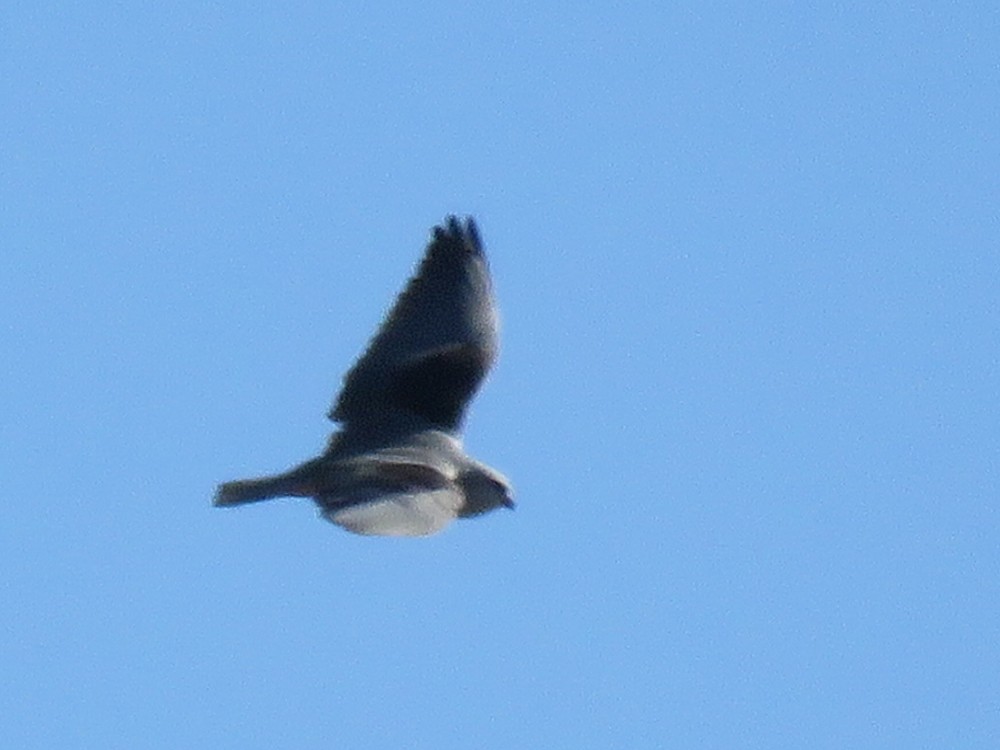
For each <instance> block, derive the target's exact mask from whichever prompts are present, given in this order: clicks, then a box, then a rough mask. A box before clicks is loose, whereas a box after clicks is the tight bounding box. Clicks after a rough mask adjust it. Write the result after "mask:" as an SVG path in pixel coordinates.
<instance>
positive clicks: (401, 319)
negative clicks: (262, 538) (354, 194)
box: [215, 218, 513, 536]
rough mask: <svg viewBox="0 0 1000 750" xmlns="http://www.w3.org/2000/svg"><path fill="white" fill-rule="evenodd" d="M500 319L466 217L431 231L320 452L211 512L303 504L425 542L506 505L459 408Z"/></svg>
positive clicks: (219, 498)
mask: <svg viewBox="0 0 1000 750" xmlns="http://www.w3.org/2000/svg"><path fill="white" fill-rule="evenodd" d="M496 351H497V314H496V306H495V302H494V298H493V293H492V285H491V283H490V278H489V271H488V268H487V266H486V259H485V256H484V255H483V252H482V246H481V244H480V241H479V236H478V233H477V231H476V227H475V224H474V223H473V222H472V220H471V219H470V220H469V221H468V222H467V224H466V226H465V227H464V228H463V227H462V226H461V225H460V224H459V223H458V221H457V220H456V219H454V218H450V219H449V220H448V222H447V225H446V227H444V228H442V227H437V228H435V230H434V238H433V240H432V241H431V243H430V245H429V246H428V248H427V252H426V254H425V256H424V259H423V261H422V262H421V264H420V268H419V269H418V270H417V273H416V274H415V276H414V277H413V278H412V279H411V280H410V283H409V284H408V285H407V287H406V289H405V290H404V291H403V293H402V294H401V295H400V297H399V298H398V300H397V301H396V304H395V306H394V308H393V310H392V311H391V312H390V313H389V315H388V317H387V318H386V321H385V323H384V324H383V325H382V327H381V328H380V330H379V332H378V333H377V334H376V335H375V337H374V338H373V339H372V342H371V343H370V344H369V346H368V349H367V351H366V352H365V353H364V355H362V357H361V358H360V359H359V360H358V362H357V363H356V364H355V365H354V367H353V368H352V369H351V370H350V371H349V372H348V374H347V376H346V377H345V378H344V387H343V389H342V391H341V393H340V396H339V397H338V399H337V402H336V403H335V405H334V407H333V409H331V411H330V414H329V416H330V418H331V419H333V420H334V421H338V422H340V423H341V424H342V429H341V430H340V431H338V432H336V433H335V434H334V435H333V437H332V438H331V439H330V443H329V446H328V447H327V450H326V451H325V452H324V453H323V454H322V455H321V456H319V457H318V458H315V459H312V460H311V461H307V462H306V463H304V464H301V465H300V466H297V467H295V468H294V469H291V470H290V471H287V472H285V473H283V474H278V475H275V476H271V477H264V478H261V479H251V480H239V481H235V482H227V483H225V484H223V485H221V486H220V488H219V492H218V494H217V495H216V500H215V503H216V505H240V504H243V503H250V502H255V501H258V500H268V499H270V498H274V497H282V496H293V497H311V498H313V499H314V500H315V501H316V503H317V504H318V505H319V507H320V512H321V514H322V515H323V516H324V517H325V518H327V519H328V520H330V521H332V522H333V523H336V524H338V525H339V526H342V527H343V528H345V529H347V530H348V531H352V532H355V533H358V534H374V535H382V536H424V535H427V534H432V533H435V532H437V531H440V530H441V529H442V528H444V527H445V526H446V525H447V524H448V523H450V522H451V521H452V520H453V519H454V518H456V517H467V516H474V515H479V514H481V513H485V512H487V511H490V510H493V509H494V508H497V507H501V506H506V507H513V502H512V500H511V497H510V487H509V484H508V483H507V480H506V479H505V478H504V477H503V475H501V474H500V473H499V472H497V471H495V470H493V469H491V468H490V467H488V466H486V465H484V464H481V463H479V462H478V461H475V460H474V459H472V458H470V457H469V456H468V455H466V453H465V451H464V450H463V448H462V443H461V425H462V420H463V417H464V413H465V408H466V406H467V404H468V402H469V400H470V399H471V398H472V396H473V395H474V394H475V392H476V390H477V389H478V387H479V385H480V383H481V382H482V380H483V378H484V377H485V376H486V373H487V372H488V370H489V368H490V366H491V365H492V363H493V361H494V359H495V358H496Z"/></svg>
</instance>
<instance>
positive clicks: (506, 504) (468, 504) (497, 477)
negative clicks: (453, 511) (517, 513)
mask: <svg viewBox="0 0 1000 750" xmlns="http://www.w3.org/2000/svg"><path fill="white" fill-rule="evenodd" d="M459 483H460V484H461V485H462V490H463V491H464V493H465V506H464V507H463V508H462V510H461V511H459V515H460V516H463V517H464V516H478V515H480V514H482V513H488V512H489V511H491V510H494V509H496V508H510V509H511V510H513V509H514V492H513V489H512V488H511V485H510V481H509V480H508V479H507V477H505V476H504V475H503V474H501V473H500V472H499V471H496V470H495V469H491V468H490V467H489V466H486V465H485V464H480V463H476V464H474V465H472V466H471V467H470V468H469V469H468V470H466V471H464V472H462V474H461V475H460V476H459Z"/></svg>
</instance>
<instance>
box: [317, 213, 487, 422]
mask: <svg viewBox="0 0 1000 750" xmlns="http://www.w3.org/2000/svg"><path fill="white" fill-rule="evenodd" d="M497 329H498V321H497V310H496V302H495V299H494V296H493V288H492V283H491V281H490V275H489V268H488V265H487V262H486V256H485V255H484V253H483V248H482V243H481V242H480V239H479V232H478V230H477V228H476V225H475V223H474V222H473V220H472V219H468V220H467V221H466V223H465V226H462V225H461V224H460V223H459V221H458V219H456V218H455V217H453V216H452V217H449V218H448V219H447V221H446V222H445V224H444V226H438V227H435V228H434V231H433V238H432V240H431V242H430V244H429V245H428V246H427V251H426V253H425V254H424V258H423V260H422V261H421V263H420V266H419V268H418V269H417V272H416V273H415V274H414V276H413V277H412V278H411V279H410V281H409V283H408V284H407V286H406V288H405V289H404V290H403V292H402V294H400V295H399V297H398V298H397V300H396V303H395V305H394V306H393V308H392V310H391V311H390V313H389V314H388V316H386V319H385V322H384V323H383V324H382V326H381V328H380V329H379V331H378V332H377V333H376V335H375V337H374V338H373V339H372V340H371V342H370V343H369V345H368V348H367V349H366V351H365V353H364V354H363V355H362V356H361V358H360V359H359V360H358V361H357V363H356V364H355V365H354V367H352V368H351V370H350V371H349V372H348V373H347V375H346V376H345V378H344V386H343V389H342V390H341V393H340V396H339V397H338V399H337V401H336V403H335V405H334V407H333V408H332V409H331V410H330V413H329V417H330V418H331V419H333V420H335V421H338V422H342V423H344V424H345V425H346V426H350V427H352V428H353V427H357V428H359V429H360V428H364V427H366V426H367V427H378V426H382V425H384V424H385V423H386V422H393V421H400V420H403V419H407V418H412V416H416V417H418V418H421V419H423V420H426V421H429V422H430V423H431V424H433V425H435V426H436V427H438V428H440V429H443V430H447V431H451V432H455V431H458V430H459V429H460V427H461V424H462V420H463V418H464V414H465V408H466V406H467V405H468V402H469V400H470V399H471V398H472V396H473V395H474V394H475V392H476V390H477V389H478V388H479V385H480V383H482V380H483V378H484V377H485V376H486V373H487V372H488V371H489V369H490V367H491V366H492V364H493V361H494V360H495V358H496V353H497V338H498V330H497Z"/></svg>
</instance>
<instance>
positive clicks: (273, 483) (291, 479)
mask: <svg viewBox="0 0 1000 750" xmlns="http://www.w3.org/2000/svg"><path fill="white" fill-rule="evenodd" d="M315 494H316V490H315V471H314V469H313V467H312V466H311V465H310V464H303V465H302V466H300V467H298V468H296V469H292V470H291V471H289V472H287V473H285V474H277V475H275V476H271V477H261V478H260V479H239V480H237V481H235V482H225V483H224V484H220V485H219V489H218V491H217V492H216V493H215V504H216V505H218V506H227V505H243V504H244V503H256V502H259V501H261V500H270V499H272V498H275V497H313V496H314V495H315Z"/></svg>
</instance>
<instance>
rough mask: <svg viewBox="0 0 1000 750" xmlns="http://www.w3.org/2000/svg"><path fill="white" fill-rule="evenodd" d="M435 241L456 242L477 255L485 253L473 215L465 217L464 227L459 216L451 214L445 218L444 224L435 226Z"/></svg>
mask: <svg viewBox="0 0 1000 750" xmlns="http://www.w3.org/2000/svg"><path fill="white" fill-rule="evenodd" d="M434 241H435V242H455V243H458V244H460V245H461V246H463V247H464V249H466V250H468V251H471V252H473V253H475V254H476V255H482V254H483V243H482V240H480V238H479V227H478V226H476V220H475V219H473V218H472V217H471V216H467V217H465V226H464V227H463V226H462V223H461V222H460V221H459V219H458V217H457V216H454V215H451V216H448V217H447V218H445V220H444V225H443V226H436V227H434Z"/></svg>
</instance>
